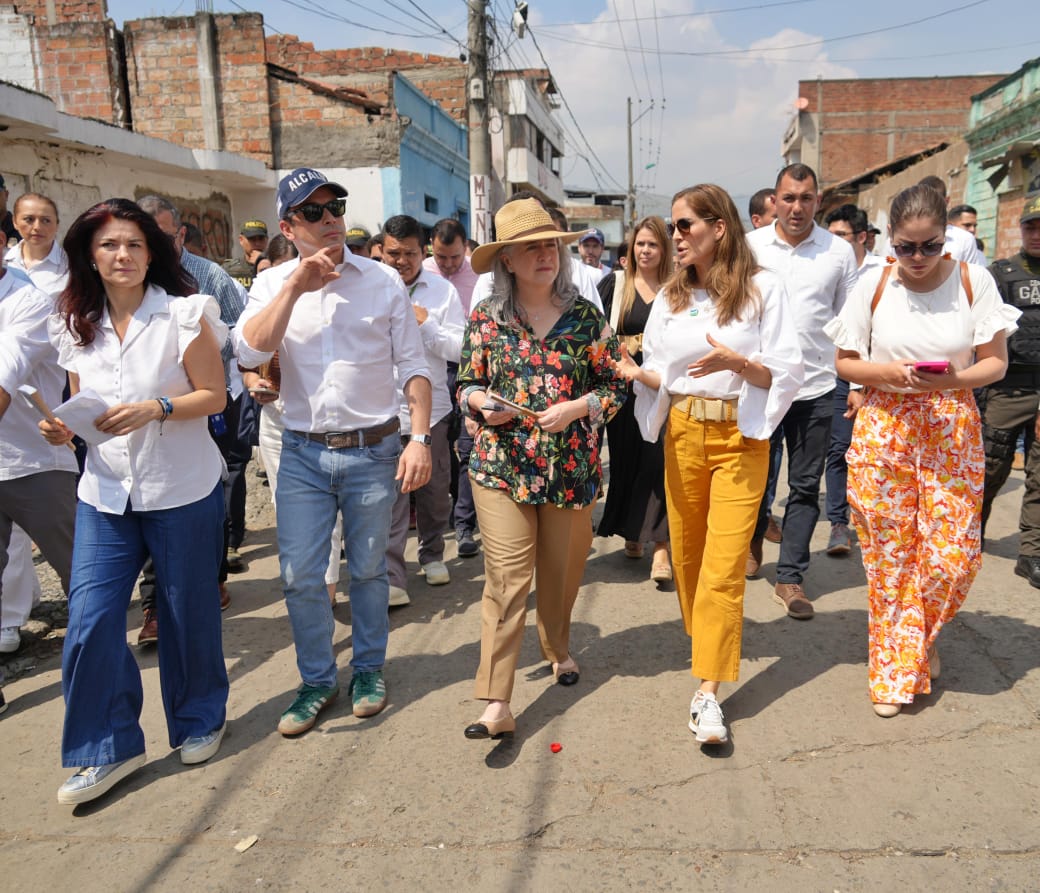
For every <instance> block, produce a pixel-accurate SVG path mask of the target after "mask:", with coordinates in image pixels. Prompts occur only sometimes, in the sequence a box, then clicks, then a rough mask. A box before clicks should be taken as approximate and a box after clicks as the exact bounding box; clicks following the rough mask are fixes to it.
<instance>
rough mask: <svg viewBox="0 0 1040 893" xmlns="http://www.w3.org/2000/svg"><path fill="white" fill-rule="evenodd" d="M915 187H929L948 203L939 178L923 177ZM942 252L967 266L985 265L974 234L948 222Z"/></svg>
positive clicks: (941, 180) (943, 183)
mask: <svg viewBox="0 0 1040 893" xmlns="http://www.w3.org/2000/svg"><path fill="white" fill-rule="evenodd" d="M917 185H918V186H929V187H931V188H932V189H934V190H935V191H936V192H938V193H939V194H940V195H941V196H942V197H943V201H945V202H947V203H948V202H949V201H950V197H949V195H948V194H947V192H946V182H945V181H944V180H943V179H942V178H941V177H925V178H924V179H923V180H921V182H920V183H918V184H917ZM943 251H944V253H946V254H948V255H950V257H951V258H953V259H954V260H963V261H965V262H966V263H969V264H985V262H986V259H985V258H984V257H983V255H982V252H981V251H979V246H978V243H977V242H976V241H975V234H974V233H970V232H968V231H967V230H966V229H962V228H961V227H959V226H955V225H954V224H953V223H951V222H949V221H947V222H946V245H945V246H944V247H943Z"/></svg>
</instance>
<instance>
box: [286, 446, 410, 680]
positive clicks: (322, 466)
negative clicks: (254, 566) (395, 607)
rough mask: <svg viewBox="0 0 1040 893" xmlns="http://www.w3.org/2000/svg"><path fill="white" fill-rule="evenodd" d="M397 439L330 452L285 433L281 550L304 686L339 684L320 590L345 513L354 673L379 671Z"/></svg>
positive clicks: (327, 608) (386, 627)
mask: <svg viewBox="0 0 1040 893" xmlns="http://www.w3.org/2000/svg"><path fill="white" fill-rule="evenodd" d="M400 453H401V438H400V437H398V436H397V435H396V434H392V435H390V436H389V437H384V438H383V439H382V440H381V441H380V442H379V443H377V444H375V445H373V446H364V447H359V448H354V449H342V450H330V449H328V448H326V447H325V446H324V445H322V444H319V443H315V442H314V441H311V440H308V439H307V438H305V437H301V436H300V435H299V434H296V433H294V432H292V431H288V430H287V431H285V433H284V434H283V435H282V461H281V464H280V466H279V468H278V501H277V504H276V513H277V521H278V551H279V553H280V556H279V557H280V561H281V566H282V585H283V586H284V588H285V605H286V608H287V609H288V611H289V621H290V623H291V624H292V631H293V641H294V642H295V643H296V666H297V668H298V669H299V671H300V677H301V678H302V679H303V681H304V682H305V683H307V684H308V685H320V686H331V685H335V684H336V655H335V653H334V652H333V649H332V633H333V629H334V627H335V622H334V620H333V617H332V607H331V605H330V604H329V594H328V590H327V589H326V587H325V569H326V567H327V566H328V563H329V537H330V536H331V535H332V528H333V526H334V525H335V523H336V515H337V513H342V515H343V545H344V548H345V550H346V553H347V566H348V567H349V568H350V616H351V637H352V640H353V657H352V658H351V661H350V664H351V666H352V667H353V668H354V672H361V671H369V670H379V669H382V666H383V662H384V661H385V660H386V641H387V638H388V637H389V634H390V621H389V617H388V615H387V610H388V605H389V600H390V585H389V583H388V582H387V576H386V549H387V546H388V545H389V542H390V512H391V509H392V508H393V504H394V499H395V498H396V496H397V485H396V482H395V481H394V475H395V474H396V473H397V459H398V457H399V456H400Z"/></svg>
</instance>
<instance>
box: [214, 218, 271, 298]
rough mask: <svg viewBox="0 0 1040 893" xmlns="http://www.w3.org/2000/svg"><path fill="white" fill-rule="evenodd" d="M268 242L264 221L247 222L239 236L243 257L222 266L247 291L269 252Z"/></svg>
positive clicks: (228, 261)
mask: <svg viewBox="0 0 1040 893" xmlns="http://www.w3.org/2000/svg"><path fill="white" fill-rule="evenodd" d="M267 242H268V239H267V224H266V223H264V222H263V221H262V220H247V221H246V222H245V223H243V224H242V229H241V231H240V232H239V234H238V244H239V246H240V247H241V249H242V257H234V258H231V259H230V260H226V261H224V263H223V264H222V266H223V267H224V271H225V272H226V273H228V275H230V276H231V278H232V279H234V280H235V281H236V282H238V283H239V284H240V285H241V286H242V288H244V289H245V290H246V291H249V289H250V288H251V287H252V285H253V279H255V278H256V265H257V263H259V261H260V258H261V257H263V255H264V252H265V251H267Z"/></svg>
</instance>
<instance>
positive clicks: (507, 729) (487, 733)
mask: <svg viewBox="0 0 1040 893" xmlns="http://www.w3.org/2000/svg"><path fill="white" fill-rule="evenodd" d="M515 731H516V718H515V717H513V716H503V717H502V719H494V720H491V719H486V720H484V721H483V722H475V723H473V725H471V726H466V731H465V732H464V733H463V734H465V736H466V737H467V738H470V739H472V740H474V741H477V740H480V739H482V738H493V739H498V738H512V737H513V732H515Z"/></svg>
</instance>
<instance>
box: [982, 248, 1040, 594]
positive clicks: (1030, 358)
mask: <svg viewBox="0 0 1040 893" xmlns="http://www.w3.org/2000/svg"><path fill="white" fill-rule="evenodd" d="M989 271H990V273H992V274H993V277H994V278H995V279H996V280H997V285H998V287H999V288H1000V294H1001V296H1002V297H1003V299H1004V301H1005V302H1006V303H1008V304H1011V305H1012V306H1014V307H1017V308H1018V309H1019V310H1021V311H1022V316H1021V318H1020V319H1019V321H1018V331H1017V332H1015V333H1014V334H1013V335H1012V336H1011V337H1010V338H1009V339H1008V369H1007V373H1006V374H1005V375H1004V377H1003V378H1002V379H1001V380H1000V381H998V382H995V383H994V384H992V385H990V386H989V387H988V388H986V393H985V414H984V416H983V427H982V433H983V441H984V443H985V447H986V490H985V495H984V497H983V503H982V527H983V532H985V528H986V521H987V519H988V518H989V513H990V509H991V508H992V505H993V500H994V498H995V497H996V495H997V494H998V493H999V492H1000V488H1001V487H1003V486H1004V483H1005V481H1007V478H1008V474H1009V473H1010V471H1011V462H1012V460H1013V458H1014V455H1015V443H1016V442H1017V440H1018V435H1019V433H1020V432H1023V433H1024V434H1025V442H1026V487H1025V494H1024V496H1023V498H1022V514H1021V517H1020V520H1019V527H1020V529H1021V531H1022V537H1021V542H1020V543H1019V555H1020V556H1021V557H1020V558H1019V565H1018V566H1016V568H1015V571H1016V573H1019V574H1020V575H1021V576H1024V577H1027V578H1028V579H1029V580H1030V582H1031V583H1032V584H1033V585H1034V586H1037V587H1040V441H1038V440H1037V439H1036V438H1035V436H1034V432H1035V426H1036V419H1037V413H1038V411H1040V258H1035V257H1031V256H1029V255H1027V254H1025V253H1024V252H1022V253H1019V254H1017V255H1016V256H1015V257H1011V258H1007V259H1006V260H998V261H995V262H994V263H993V264H992V265H991V266H990V268H989ZM1027 559H1031V560H1027ZM1034 560H1035V561H1034ZM1033 571H1036V573H1033Z"/></svg>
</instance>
